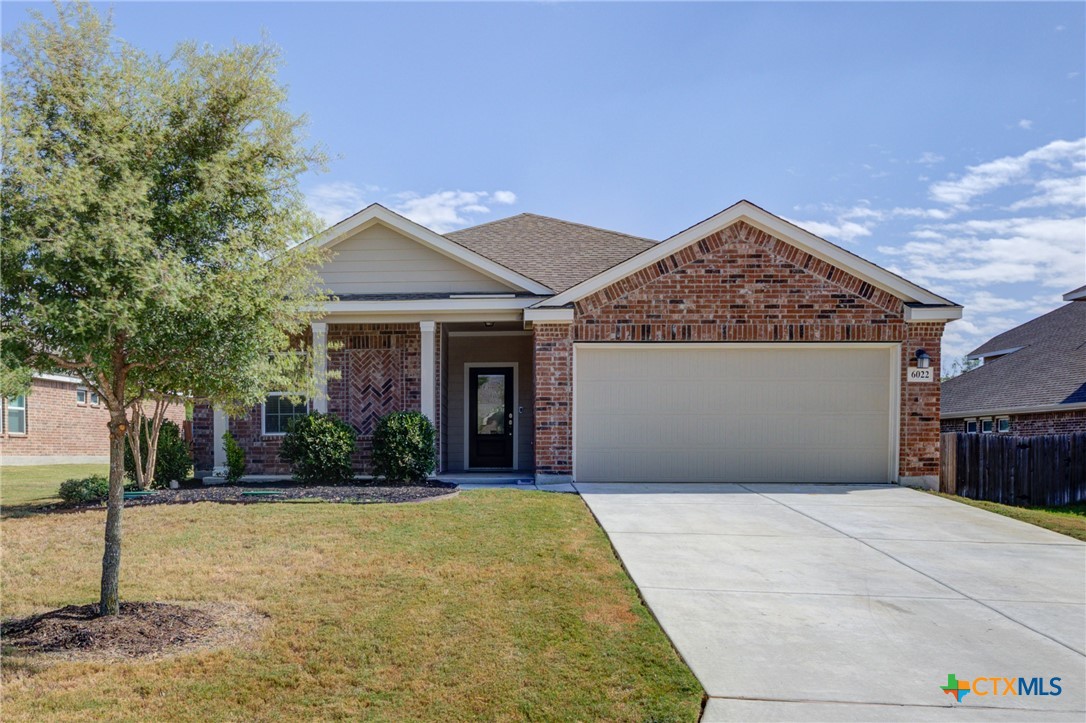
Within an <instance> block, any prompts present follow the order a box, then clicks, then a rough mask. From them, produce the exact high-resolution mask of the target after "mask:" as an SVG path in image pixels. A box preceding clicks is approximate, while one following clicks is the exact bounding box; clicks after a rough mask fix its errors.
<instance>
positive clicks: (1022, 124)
mask: <svg viewBox="0 0 1086 723" xmlns="http://www.w3.org/2000/svg"><path fill="white" fill-rule="evenodd" d="M1018 127H1019V128H1021V129H1022V130H1024V131H1028V130H1030V129H1032V128H1033V121H1031V120H1030V119H1029V118H1023V119H1022V120H1020V121H1018Z"/></svg>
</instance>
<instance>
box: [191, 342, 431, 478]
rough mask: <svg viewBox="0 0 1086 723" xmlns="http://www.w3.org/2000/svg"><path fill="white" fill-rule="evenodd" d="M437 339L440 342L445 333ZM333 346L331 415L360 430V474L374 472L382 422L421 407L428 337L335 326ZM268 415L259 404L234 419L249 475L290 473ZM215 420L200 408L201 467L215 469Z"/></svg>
mask: <svg viewBox="0 0 1086 723" xmlns="http://www.w3.org/2000/svg"><path fill="white" fill-rule="evenodd" d="M435 336H436V337H437V339H439V338H440V329H438V330H437V333H436V335H435ZM435 341H436V339H435ZM437 344H438V347H437V349H435V351H436V352H437V360H438V362H437V366H438V369H437V370H436V373H437V374H438V375H439V376H438V379H440V374H441V368H440V363H441V362H440V359H441V353H440V346H439V345H440V342H439V341H438V342H437ZM328 345H329V351H328V370H329V372H338V373H339V378H338V379H337V378H330V379H329V380H328V412H329V413H330V414H334V415H336V416H337V417H339V418H340V419H342V420H344V421H346V422H348V423H349V424H351V425H353V426H354V427H355V429H356V430H358V431H359V437H358V447H357V450H356V452H355V454H354V456H353V464H354V468H355V470H356V471H357V472H359V473H362V474H368V473H369V472H371V471H372V470H371V467H370V454H371V452H372V446H373V440H372V435H373V428H374V424H375V423H376V421H377V419H378V418H379V417H381V416H382V415H384V414H387V413H389V412H394V411H404V410H413V411H418V410H420V409H421V396H422V387H421V381H420V380H421V369H422V358H421V346H422V333H421V331H420V330H419V325H418V324H329V325H328ZM333 347H334V348H333ZM329 376H332V375H331V374H330V375H329ZM439 389H440V386H437V387H435V391H436V390H439ZM262 414H263V407H262V405H259V404H258V405H256V406H255V407H253V408H252V409H251V410H250V411H249V413H248V414H246V415H245V416H244V417H240V418H234V419H231V420H230V431H231V433H232V434H233V435H234V438H235V439H237V441H238V443H239V444H240V445H241V446H242V448H243V449H244V450H245V461H246V474H276V475H277V474H284V475H285V474H289V473H290V465H288V464H286V463H284V462H282V461H281V460H280V459H279V448H280V446H281V444H282V439H283V437H282V435H265V434H262V419H261V415H262ZM438 414H439V415H440V411H438ZM213 416H214V415H213V413H212V410H211V408H210V407H207V406H205V405H198V406H197V407H196V410H195V412H194V414H193V444H194V446H196V448H197V450H196V455H195V456H196V458H197V461H198V462H199V465H200V466H199V467H198V468H199V469H211V468H212V467H213V458H214V451H213V450H214V444H215V442H216V440H213V439H212V437H213V436H214V434H213V431H212V429H213V426H214V418H213Z"/></svg>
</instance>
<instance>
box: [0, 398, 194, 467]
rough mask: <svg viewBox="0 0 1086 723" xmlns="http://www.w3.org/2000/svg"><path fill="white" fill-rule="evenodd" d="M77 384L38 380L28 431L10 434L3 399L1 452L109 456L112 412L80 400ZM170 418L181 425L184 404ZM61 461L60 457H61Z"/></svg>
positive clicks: (31, 400) (28, 407)
mask: <svg viewBox="0 0 1086 723" xmlns="http://www.w3.org/2000/svg"><path fill="white" fill-rule="evenodd" d="M79 386H80V385H79V384H76V383H67V382H58V381H51V380H46V379H34V380H33V382H32V384H31V386H30V392H29V393H28V394H27V395H26V434H25V435H19V434H9V433H8V417H7V413H8V402H7V400H6V399H5V400H3V403H2V405H0V413H2V414H3V432H2V433H0V454H2V455H3V456H4V458H6V459H11V458H14V457H57V458H65V457H91V456H94V457H108V456H109V432H108V431H107V428H106V425H107V424H108V423H109V412H108V411H107V410H106V407H105V405H104V404H101V403H100V404H99V405H98V406H93V405H91V404H90V392H88V393H87V404H82V405H81V404H78V403H77V401H76V394H75V393H76V389H77V388H78V387H79ZM166 418H167V419H170V420H172V421H174V422H176V423H177V424H178V425H181V424H182V423H183V422H184V420H185V406H184V404H174V405H171V406H170V408H169V411H168V412H167V417H166ZM58 461H59V460H58Z"/></svg>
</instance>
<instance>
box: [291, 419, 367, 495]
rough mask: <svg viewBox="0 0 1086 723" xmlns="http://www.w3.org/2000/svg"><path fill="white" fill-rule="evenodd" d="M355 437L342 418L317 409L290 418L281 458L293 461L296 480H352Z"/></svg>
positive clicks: (327, 482)
mask: <svg viewBox="0 0 1086 723" xmlns="http://www.w3.org/2000/svg"><path fill="white" fill-rule="evenodd" d="M355 439H356V435H355V431H354V427H352V426H351V425H349V424H347V423H346V422H344V421H343V420H341V419H340V418H339V417H336V416H335V415H332V414H321V413H320V412H314V413H313V414H307V415H306V416H304V417H295V418H294V419H292V420H291V421H290V423H289V424H288V425H287V433H286V436H285V437H283V444H282V446H281V447H280V448H279V458H280V459H282V460H283V461H284V462H290V464H291V469H292V470H293V471H294V479H296V480H298V481H299V482H302V483H303V484H339V483H342V482H349V481H350V480H351V479H352V478H353V477H354V472H353V471H352V469H351V453H352V452H354V446H355Z"/></svg>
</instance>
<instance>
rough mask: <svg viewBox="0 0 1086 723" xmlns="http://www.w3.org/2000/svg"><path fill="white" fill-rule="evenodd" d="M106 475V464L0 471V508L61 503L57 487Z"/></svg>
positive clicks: (6, 468)
mask: <svg viewBox="0 0 1086 723" xmlns="http://www.w3.org/2000/svg"><path fill="white" fill-rule="evenodd" d="M92 474H101V475H108V474H109V465H107V464H47V465H40V466H31V467H0V507H5V508H10V507H27V506H36V505H47V504H53V503H56V502H60V498H59V497H57V490H58V489H60V483H61V482H63V481H64V480H66V479H71V478H73V477H89V476H90V475H92Z"/></svg>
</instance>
